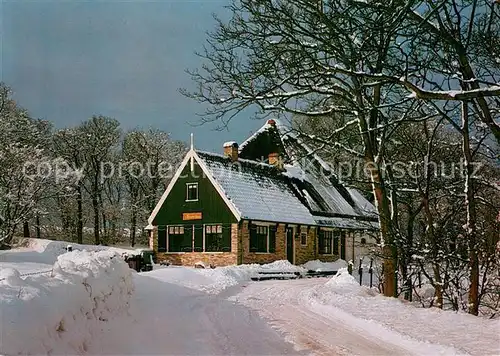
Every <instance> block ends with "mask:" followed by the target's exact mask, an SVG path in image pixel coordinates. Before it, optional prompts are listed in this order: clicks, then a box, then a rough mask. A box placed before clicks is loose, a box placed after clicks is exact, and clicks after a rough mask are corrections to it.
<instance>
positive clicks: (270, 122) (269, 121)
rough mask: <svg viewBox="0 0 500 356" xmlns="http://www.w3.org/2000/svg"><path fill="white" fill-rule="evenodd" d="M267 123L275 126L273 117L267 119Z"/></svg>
mask: <svg viewBox="0 0 500 356" xmlns="http://www.w3.org/2000/svg"><path fill="white" fill-rule="evenodd" d="M267 124H268V125H269V126H276V121H274V120H273V119H269V120H267Z"/></svg>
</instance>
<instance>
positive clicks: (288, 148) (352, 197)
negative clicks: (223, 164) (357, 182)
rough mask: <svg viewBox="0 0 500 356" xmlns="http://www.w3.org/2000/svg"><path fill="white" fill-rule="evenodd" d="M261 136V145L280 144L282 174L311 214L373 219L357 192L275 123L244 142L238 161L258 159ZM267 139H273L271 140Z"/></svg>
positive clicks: (368, 205) (371, 209)
mask: <svg viewBox="0 0 500 356" xmlns="http://www.w3.org/2000/svg"><path fill="white" fill-rule="evenodd" d="M261 135H268V138H267V140H264V142H266V141H267V142H280V143H281V145H282V150H283V152H282V154H284V156H286V157H287V158H288V160H287V161H286V162H285V163H286V164H285V165H284V168H285V170H286V171H285V172H284V173H283V174H284V175H286V176H287V177H288V178H289V179H290V180H291V181H292V182H293V185H294V186H295V188H296V191H297V192H299V194H301V195H302V200H303V202H305V203H306V204H307V205H308V206H309V208H310V209H311V211H312V212H313V214H315V215H321V214H325V215H327V216H331V214H338V215H342V216H352V217H369V218H376V210H375V207H374V206H373V204H372V203H370V202H369V201H368V200H367V199H366V198H364V197H363V195H362V194H361V193H360V192H359V191H358V190H356V189H354V188H347V187H345V186H343V185H342V183H341V182H340V181H339V179H338V177H337V176H336V174H335V172H334V170H333V168H332V167H331V166H330V165H329V164H328V163H327V162H325V161H324V160H323V159H322V158H321V157H320V156H319V155H318V154H317V153H316V152H315V150H313V149H312V148H311V147H309V146H308V145H307V144H306V143H305V142H304V141H303V140H302V139H301V138H300V137H299V136H298V135H297V134H296V133H295V132H293V130H291V129H290V128H288V127H287V126H286V125H283V124H282V123H281V122H280V121H278V120H274V122H272V123H269V121H268V122H267V123H266V124H264V125H263V126H262V127H261V128H260V129H259V130H257V131H256V132H255V133H254V134H253V135H252V136H250V137H249V138H248V139H247V140H246V141H244V142H243V143H242V144H241V146H240V156H241V157H245V158H251V159H256V158H258V157H253V156H254V155H255V154H256V153H259V151H261V150H262V148H260V144H261V143H260V142H258V143H257V142H256V140H257V139H258V138H259V137H260V136H261ZM271 135H274V137H275V138H274V139H271V138H270V137H271ZM276 136H279V138H278V137H276ZM256 145H257V146H256ZM262 153H264V152H262ZM264 155H265V154H264ZM297 181H301V182H302V183H300V182H297Z"/></svg>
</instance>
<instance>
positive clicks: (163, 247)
mask: <svg viewBox="0 0 500 356" xmlns="http://www.w3.org/2000/svg"><path fill="white" fill-rule="evenodd" d="M166 229H167V228H166V226H158V252H166V251H167V230H166Z"/></svg>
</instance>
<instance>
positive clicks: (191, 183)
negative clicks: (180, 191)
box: [186, 182, 200, 202]
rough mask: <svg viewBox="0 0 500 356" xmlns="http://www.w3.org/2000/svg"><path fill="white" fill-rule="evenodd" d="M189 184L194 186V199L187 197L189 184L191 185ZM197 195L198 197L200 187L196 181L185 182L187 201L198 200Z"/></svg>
mask: <svg viewBox="0 0 500 356" xmlns="http://www.w3.org/2000/svg"><path fill="white" fill-rule="evenodd" d="M191 185H194V186H196V199H188V198H189V186H191ZM199 197H200V189H199V186H198V182H190V183H186V201H187V202H191V201H198V199H199Z"/></svg>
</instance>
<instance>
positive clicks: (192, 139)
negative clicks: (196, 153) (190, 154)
mask: <svg viewBox="0 0 500 356" xmlns="http://www.w3.org/2000/svg"><path fill="white" fill-rule="evenodd" d="M193 149H194V134H193V133H192V132H191V150H193Z"/></svg>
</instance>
